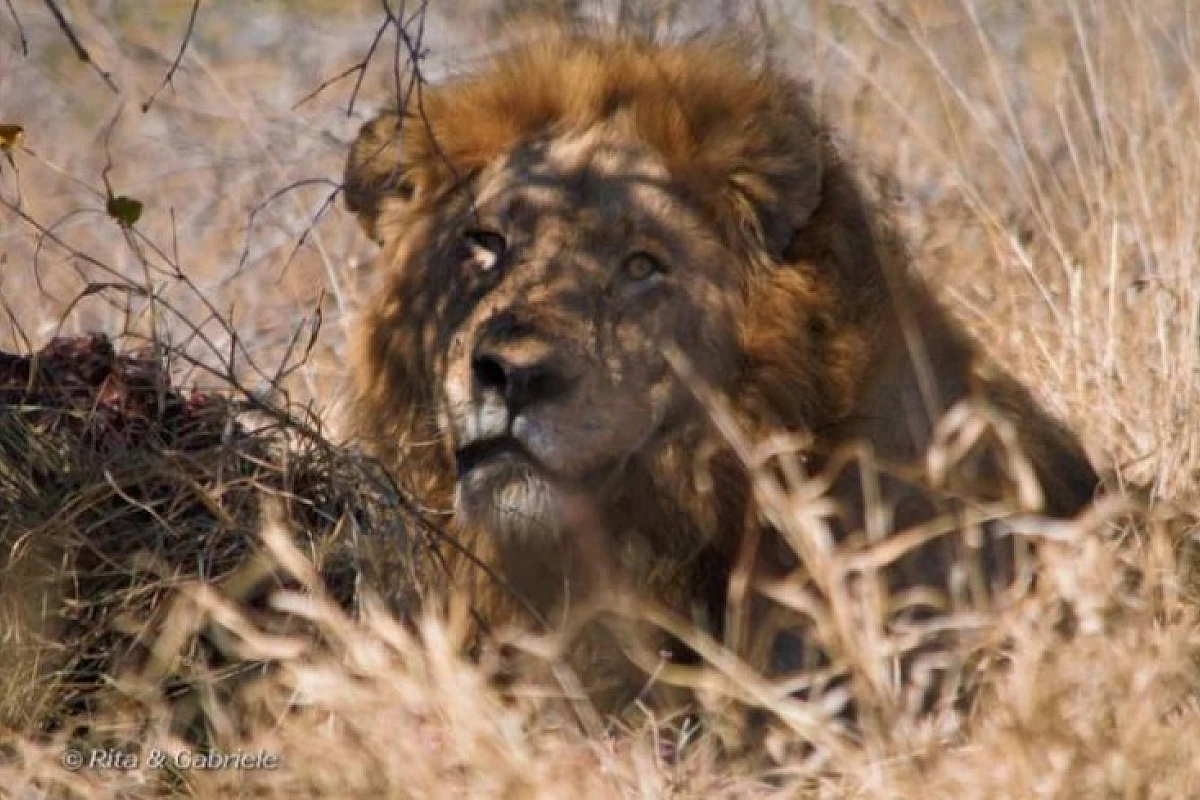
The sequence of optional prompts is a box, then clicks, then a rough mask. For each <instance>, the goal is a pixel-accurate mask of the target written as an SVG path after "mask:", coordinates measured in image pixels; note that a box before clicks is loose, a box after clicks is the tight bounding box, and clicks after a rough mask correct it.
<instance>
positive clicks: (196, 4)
mask: <svg viewBox="0 0 1200 800" xmlns="http://www.w3.org/2000/svg"><path fill="white" fill-rule="evenodd" d="M199 11H200V0H192V13H191V15H189V16H188V22H187V30H186V31H184V33H183V41H182V42H180V43H179V52H178V53H176V54H175V60H174V61H172V62H171V66H170V67H169V68H168V69H167V74H166V75H164V76H163V79H162V83H161V84H159V86H158V88H157V89H155V90H154V91H153V92H152V93H151V94H150V96H149V97H147V98H146V102H144V103H142V113H145V112H147V111H149V110H150V106H151V105H153V104H154V99H155V98H156V97H158V93H159V92H161V91H162V90H163V89H165V88H166V86H167V84H169V83H171V80H172V79H173V78H174V77H175V71H176V70H177V69H179V63H180V62H181V61H183V52H184V51H185V50H187V46H188V42H190V41H191V40H192V30H193V29H194V28H195V27H196V14H197V12H199Z"/></svg>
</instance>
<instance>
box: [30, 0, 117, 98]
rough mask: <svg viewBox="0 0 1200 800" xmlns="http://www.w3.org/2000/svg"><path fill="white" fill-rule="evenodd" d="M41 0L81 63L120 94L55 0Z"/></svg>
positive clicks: (110, 76) (114, 91) (115, 92)
mask: <svg viewBox="0 0 1200 800" xmlns="http://www.w3.org/2000/svg"><path fill="white" fill-rule="evenodd" d="M43 2H44V3H45V4H46V8H48V9H50V13H51V14H52V15H53V16H54V21H55V22H56V23H58V29H59V30H60V31H62V32H63V35H64V36H66V37H67V41H68V42H70V43H71V47H73V48H74V49H75V55H76V57H77V58H78V59H79V60H80V61H82V62H83V63H85V64H89V65H90V66H91V67H92V69H94V70H95V71H96V74H98V75H99V76H100V77H101V78H102V79H103V80H104V82H105V83H106V84H108V88H109V89H112V92H113V94H120V93H121V90H120V89H118V88H117V84H116V83H115V82H114V81H113V79H112V75H110V74H109V73H108V72H106V71H105V70H104V69H103V68H101V66H100V65H99V64H97V63H96V62H95V60H93V59H92V56H91V54H90V53H89V52H88V51H87V48H85V47H84V46H83V43H82V42H80V41H79V37H78V36H76V35H75V30H74V29H73V28H72V27H71V23H69V22H67V18H66V17H65V16H63V12H62V9H60V8H59V7H58V3H56V2H55V0H43ZM10 8H11V7H10Z"/></svg>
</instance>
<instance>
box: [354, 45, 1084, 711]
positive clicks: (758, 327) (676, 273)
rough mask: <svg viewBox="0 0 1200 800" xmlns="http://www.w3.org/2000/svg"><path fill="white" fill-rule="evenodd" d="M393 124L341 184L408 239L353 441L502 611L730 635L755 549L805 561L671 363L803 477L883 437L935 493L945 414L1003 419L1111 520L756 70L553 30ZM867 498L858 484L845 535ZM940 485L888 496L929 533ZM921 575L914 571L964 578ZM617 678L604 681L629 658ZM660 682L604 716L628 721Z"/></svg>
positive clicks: (976, 479)
mask: <svg viewBox="0 0 1200 800" xmlns="http://www.w3.org/2000/svg"><path fill="white" fill-rule="evenodd" d="M418 106H419V108H418ZM400 120H401V117H399V116H397V115H394V114H393V115H384V116H382V117H380V118H379V119H378V120H377V121H376V122H375V123H372V124H371V125H368V126H367V127H365V128H364V130H363V133H362V135H361V136H360V139H359V141H358V143H357V144H356V145H355V148H354V150H353V152H352V154H351V157H350V162H349V166H348V169H347V185H346V190H347V200H348V203H349V205H350V206H351V208H352V209H354V210H355V211H356V212H357V213H358V214H359V216H360V218H361V219H362V221H363V223H364V226H365V228H366V229H367V230H368V232H369V233H371V234H372V235H373V236H374V237H375V238H376V239H377V240H378V241H380V243H381V244H382V247H383V249H382V252H381V254H380V256H379V260H378V263H379V267H380V269H381V271H382V272H383V285H382V288H381V289H380V290H379V292H378V294H377V296H376V297H375V298H374V300H373V302H372V303H371V305H370V306H369V307H368V309H367V311H366V313H365V314H364V317H363V321H362V325H361V328H360V331H359V337H358V340H357V342H356V352H355V355H354V358H353V373H354V378H355V381H356V390H357V394H356V398H357V406H356V420H357V423H358V424H359V426H360V433H361V434H362V436H363V438H364V440H365V441H366V442H367V443H368V444H369V445H370V446H371V447H373V449H374V450H375V452H377V453H378V454H379V455H380V456H381V457H383V458H384V459H385V460H386V461H388V462H389V463H390V464H391V465H392V466H393V467H394V469H395V471H396V473H397V475H398V476H399V477H400V478H401V480H402V483H404V484H405V486H406V487H407V488H408V489H409V490H411V491H414V492H415V493H417V494H418V495H419V496H420V497H421V498H422V499H423V500H424V501H425V502H426V503H428V504H430V505H433V506H436V507H441V508H444V509H447V510H449V509H451V507H453V512H452V514H451V515H450V517H449V519H450V522H449V525H448V527H449V530H450V532H451V533H452V534H453V535H454V536H455V537H456V538H457V539H458V541H459V543H460V544H461V546H462V547H464V548H465V549H467V550H469V551H471V552H473V553H474V554H475V555H477V556H478V557H479V558H481V559H483V560H484V561H486V562H489V563H490V564H491V566H493V567H495V568H496V570H497V571H498V573H499V575H500V576H501V577H502V578H503V579H504V581H505V582H506V583H507V587H505V588H504V589H499V588H498V587H497V586H496V585H495V582H494V581H493V580H492V579H491V578H488V577H484V576H483V575H482V573H481V571H480V570H478V569H477V568H476V567H474V566H473V565H472V562H471V560H470V559H457V560H456V561H455V563H456V564H457V565H458V566H456V567H455V569H456V570H459V572H460V574H459V575H458V577H460V578H462V579H463V580H464V581H465V582H466V583H468V584H470V585H471V586H472V587H473V588H472V591H475V592H481V593H483V594H479V595H478V596H477V597H476V600H477V602H479V603H481V604H482V605H483V606H484V609H485V610H486V611H490V612H492V613H493V614H495V615H497V616H506V615H507V614H510V613H512V609H514V608H521V607H524V608H526V609H527V610H531V611H532V612H534V613H535V614H536V615H537V616H541V617H543V618H547V619H550V620H552V621H553V620H560V619H565V618H568V617H569V616H570V612H571V611H573V610H575V609H576V608H578V607H580V606H587V605H589V604H590V603H593V602H596V603H600V604H602V605H603V604H604V603H605V602H606V601H608V600H611V598H612V597H613V596H615V595H617V594H620V595H622V596H633V597H635V598H637V599H638V600H640V601H647V602H650V603H653V604H655V605H657V606H660V607H665V608H666V609H667V610H669V611H672V612H674V613H676V614H678V615H680V616H683V617H687V618H692V619H702V620H704V621H705V624H707V625H708V626H709V628H710V631H711V632H714V633H720V632H721V628H722V625H723V620H724V616H725V614H726V611H727V609H726V602H727V591H728V586H729V581H730V577H731V575H732V574H733V572H734V571H735V564H736V563H738V560H739V559H741V558H745V557H746V550H747V547H748V546H750V545H748V543H757V546H756V547H753V548H752V549H756V550H757V553H756V554H755V555H754V556H753V557H752V561H753V567H754V571H755V574H756V575H757V576H765V577H773V576H780V575H783V574H785V573H787V572H789V571H790V570H792V569H793V568H794V567H795V566H796V559H795V557H794V556H793V555H792V553H791V551H790V550H789V548H786V547H784V546H783V544H782V541H781V540H780V539H779V538H778V537H777V536H775V534H774V533H773V530H772V529H771V528H770V527H769V526H766V525H765V524H764V521H763V520H764V511H763V509H762V508H761V507H760V506H761V500H762V498H761V497H759V496H758V495H756V493H755V492H754V491H753V490H752V481H751V479H750V477H749V475H748V474H747V470H746V469H745V465H744V464H743V463H742V460H741V459H740V458H739V456H738V455H737V454H736V453H735V451H734V449H733V448H731V447H730V446H729V443H728V441H727V440H726V437H724V436H723V435H722V434H721V433H720V432H719V431H718V430H717V429H716V427H715V426H714V425H713V424H712V422H711V417H710V413H709V411H708V410H707V409H705V408H704V406H703V405H702V404H701V403H700V402H698V401H697V400H696V399H695V396H694V394H693V392H692V391H691V388H689V387H688V386H686V385H684V382H683V381H681V380H680V379H679V371H678V369H677V367H678V366H679V365H678V363H675V362H671V360H670V359H669V358H668V357H667V356H665V355H664V352H665V351H674V352H677V353H678V354H679V355H680V356H682V361H683V362H684V363H685V364H687V365H690V368H691V371H692V372H694V373H695V375H694V378H695V381H696V382H697V383H698V385H700V386H702V387H704V388H705V389H707V390H712V391H713V392H715V393H716V395H719V396H721V397H723V398H724V399H725V403H726V405H727V408H728V410H729V411H730V414H731V417H732V419H733V420H734V421H735V422H736V423H737V425H738V427H739V429H740V430H741V431H742V433H743V434H745V435H746V436H747V437H748V438H749V439H750V440H758V439H761V438H763V437H765V436H767V435H769V434H771V433H773V432H779V431H784V432H790V433H793V434H797V435H798V436H802V437H804V438H805V439H806V441H807V443H808V444H807V447H806V448H805V453H806V456H807V458H808V461H807V464H806V466H807V470H808V471H809V473H816V472H819V471H820V470H821V469H823V468H824V467H825V466H826V465H827V464H829V463H832V462H831V459H833V458H835V457H836V456H837V454H839V453H841V452H842V451H844V450H845V449H846V448H848V447H853V446H856V445H864V444H865V445H868V446H869V448H870V451H871V452H872V453H873V455H874V457H875V458H876V459H877V460H878V461H880V462H881V463H885V464H888V465H892V466H895V467H897V468H900V469H901V470H904V469H909V470H912V469H917V470H918V471H920V470H921V469H923V465H924V463H925V457H926V455H927V452H928V449H929V447H930V445H931V443H932V441H933V437H934V430H935V424H936V421H937V420H938V419H939V418H940V417H941V416H942V414H943V413H944V412H945V411H947V410H948V409H950V408H951V407H952V406H954V405H955V404H956V403H959V402H960V401H962V400H964V399H968V398H978V399H980V400H983V401H986V402H988V403H989V404H990V405H991V406H992V407H993V408H994V409H996V410H997V412H998V413H999V414H1000V418H1001V420H1002V423H1001V425H1002V427H1004V426H1010V427H1011V429H1012V430H1015V432H1016V435H1017V439H1018V441H1019V444H1020V445H1021V449H1022V450H1023V451H1024V452H1025V454H1026V455H1027V457H1028V459H1029V460H1030V462H1031V463H1032V466H1033V470H1034V473H1035V474H1036V477H1037V478H1038V479H1039V481H1040V484H1041V487H1042V490H1043V493H1044V498H1045V503H1044V505H1043V510H1045V511H1046V512H1047V513H1049V514H1052V515H1057V516H1068V515H1072V514H1074V513H1075V512H1076V511H1077V510H1078V509H1079V508H1081V507H1082V505H1083V504H1085V503H1086V502H1087V501H1088V500H1089V499H1090V496H1091V494H1092V492H1093V490H1094V488H1095V485H1096V476H1095V473H1094V472H1093V471H1092V468H1091V467H1090V466H1089V464H1088V462H1087V459H1086V457H1085V456H1084V454H1083V452H1082V449H1081V448H1080V447H1079V445H1078V443H1077V442H1076V441H1075V440H1074V438H1073V437H1072V436H1071V435H1070V434H1069V433H1068V432H1067V431H1066V430H1065V429H1064V428H1063V427H1062V426H1061V425H1059V424H1058V423H1057V422H1055V421H1054V420H1053V419H1051V418H1050V417H1049V416H1047V415H1046V414H1045V413H1044V412H1043V411H1041V410H1040V409H1039V408H1038V406H1037V405H1036V403H1035V402H1034V401H1033V400H1032V398H1031V397H1030V395H1029V394H1028V393H1027V392H1026V391H1025V390H1024V389H1023V388H1021V387H1020V386H1019V385H1017V384H1016V383H1015V382H1013V381H1012V380H1011V379H1010V378H1008V377H1006V376H1004V375H1002V374H1000V373H998V372H997V371H996V370H995V369H994V368H993V367H991V366H989V365H987V363H986V362H985V361H983V360H982V359H981V358H980V356H979V354H978V351H977V348H976V347H975V345H974V344H973V343H972V342H971V341H970V339H969V338H968V337H967V336H966V335H965V334H964V333H963V332H962V331H961V330H960V329H959V328H958V327H957V326H956V324H955V323H954V322H953V321H952V320H951V319H950V317H949V316H948V315H947V314H946V313H945V312H944V311H943V310H942V309H941V308H940V307H939V306H938V304H937V303H936V301H935V300H934V299H933V297H932V296H931V294H930V292H929V290H928V289H927V288H926V287H925V286H924V285H922V284H921V283H920V281H919V280H918V279H917V278H916V277H915V276H914V275H912V273H911V272H910V270H909V267H908V264H907V256H906V253H905V251H904V249H903V247H902V246H901V245H900V244H899V243H898V241H897V240H896V237H895V236H894V235H893V234H892V233H891V231H890V229H889V228H888V227H887V225H886V224H885V223H884V221H883V220H882V219H880V218H879V215H878V214H877V213H876V212H875V210H874V209H873V208H872V207H871V205H870V204H869V202H868V201H867V199H866V198H865V197H864V193H863V191H862V190H861V188H860V186H859V184H858V182H857V180H856V178H855V176H854V174H853V172H852V170H851V168H850V166H849V165H848V164H847V163H845V162H844V161H843V157H842V155H841V154H840V152H839V150H838V149H837V148H836V147H835V146H834V144H833V143H832V142H831V139H830V136H829V135H828V132H827V131H826V130H825V128H824V127H823V125H822V124H821V122H820V121H819V120H818V119H817V118H816V116H815V115H814V113H813V111H812V110H811V108H810V106H809V104H808V101H807V98H806V95H805V93H804V91H803V90H802V89H801V88H800V87H799V86H798V84H796V83H795V82H793V81H792V80H790V79H789V78H788V77H786V76H784V75H782V74H779V73H777V72H774V71H772V70H769V69H757V68H753V67H751V66H748V60H747V59H746V58H745V57H744V53H743V52H742V51H740V50H739V49H738V48H736V47H732V46H727V45H722V44H717V43H713V42H693V43H689V44H682V45H673V46H660V45H654V44H648V43H644V42H640V41H636V40H633V39H628V38H622V37H617V36H593V35H577V34H571V33H556V34H554V35H551V36H548V37H545V38H542V39H539V41H538V42H537V43H535V44H532V45H527V46H523V47H521V48H517V49H515V50H513V51H511V52H508V53H505V54H503V55H501V56H498V57H497V58H495V59H494V60H493V61H491V62H489V64H488V65H487V66H485V67H483V68H481V69H480V70H478V71H477V72H476V73H475V74H473V75H471V76H468V77H465V78H462V79H459V80H454V81H450V82H447V83H446V84H444V85H441V86H436V87H427V88H425V89H424V91H423V93H422V95H421V97H420V102H419V103H417V102H415V101H414V103H412V104H411V105H410V107H409V108H408V109H407V111H406V115H405V116H404V117H403V122H402V123H401V122H400ZM987 375H992V376H994V377H985V376H987ZM1006 429H1007V428H1006ZM971 463H972V464H973V467H972V468H970V469H968V468H967V466H963V468H962V471H960V472H957V473H955V475H954V476H952V477H951V478H950V479H948V480H947V481H945V482H944V484H945V486H944V487H943V488H945V489H946V490H947V491H951V490H952V491H953V493H954V494H955V495H957V496H959V497H962V498H965V499H967V500H971V499H981V500H990V499H996V498H998V497H999V496H1001V495H1002V494H1003V493H1004V481H1003V480H1002V477H1003V474H1002V473H1004V469H1003V458H1002V454H1001V453H1000V452H999V451H995V452H983V454H982V455H977V456H976V457H975V459H974V461H973V462H971ZM860 482H861V480H860V475H859V472H858V470H856V469H849V470H843V471H842V472H841V473H840V477H839V478H838V479H837V480H835V481H834V482H833V488H832V490H831V494H833V496H834V499H835V500H837V501H839V503H840V504H841V506H842V509H843V515H842V519H843V527H842V528H841V531H842V533H843V534H847V535H848V534H850V533H852V532H853V531H854V530H856V529H857V528H858V527H859V525H860V523H861V521H862V518H863V515H862V507H863V502H864V501H863V498H862V490H861V487H860V485H859V484H860ZM914 485H917V486H920V488H919V489H916V488H913V487H914ZM931 485H932V483H931V482H930V481H928V480H917V481H916V484H911V483H902V482H899V481H894V482H888V481H885V482H884V485H883V492H884V496H883V500H884V501H885V502H889V503H891V504H893V505H895V506H896V507H897V520H896V521H897V523H909V522H913V521H919V520H920V519H921V518H923V517H925V516H928V515H929V514H931V513H933V512H934V510H935V508H936V507H937V504H936V503H935V502H933V500H931V497H932V496H933V494H932V493H931V490H930V486H931ZM1036 502H1037V498H1036V496H1034V497H1033V498H1032V499H1031V498H1030V497H1029V496H1028V495H1026V504H1027V505H1029V504H1033V503H1036ZM918 562H919V563H918V564H917V566H916V571H917V573H919V574H918V577H917V579H919V580H924V579H926V578H929V577H930V575H928V574H926V573H932V579H934V580H936V579H937V577H938V573H940V572H941V571H944V570H945V569H946V565H945V563H943V562H942V561H939V560H938V559H933V560H932V561H931V560H929V559H928V558H924V557H922V558H919V559H918ZM469 576H474V577H469ZM904 580H907V578H906V579H904ZM509 593H514V594H516V595H517V596H519V598H520V601H521V602H519V603H516V604H511V607H509V606H506V602H507V601H506V600H505V599H504V598H505V597H507V596H508V594H509ZM502 608H509V610H508V611H502V610H501V609H502ZM751 625H752V626H753V625H754V621H753V620H751ZM595 641H596V640H593V644H592V645H590V647H591V648H592V649H591V651H589V654H588V656H587V657H586V658H587V659H594V658H595V656H596V652H595V650H596V648H597V647H599V648H601V649H602V648H604V647H606V646H607V645H596V644H595ZM599 660H600V661H603V662H604V666H603V667H599V668H595V669H589V670H588V673H589V674H588V675H585V683H589V685H590V686H594V685H598V683H600V682H602V681H603V680H604V679H605V677H612V673H611V672H609V674H608V675H602V674H599V673H601V672H604V671H605V670H611V669H613V667H612V663H613V662H615V661H618V660H619V659H615V658H604V659H599ZM618 671H619V670H618ZM637 680H640V679H638V678H629V676H623V677H621V678H618V679H617V682H618V684H621V683H622V681H624V684H623V685H621V686H620V688H618V689H615V690H614V691H613V693H608V692H606V691H603V690H600V691H596V692H593V694H594V695H600V696H603V697H604V701H605V702H606V703H607V702H615V703H616V704H617V705H619V704H620V703H621V702H624V701H627V700H628V699H630V698H631V696H632V695H633V694H635V693H636V691H637V688H638V687H637V686H636V685H630V681H634V682H636V681H637Z"/></svg>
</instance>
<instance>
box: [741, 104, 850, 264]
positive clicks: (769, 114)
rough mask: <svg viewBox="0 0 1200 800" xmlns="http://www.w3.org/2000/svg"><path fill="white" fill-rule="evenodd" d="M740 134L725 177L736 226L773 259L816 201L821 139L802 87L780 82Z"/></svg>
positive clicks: (821, 185) (820, 184) (821, 176)
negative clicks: (734, 200) (738, 153)
mask: <svg viewBox="0 0 1200 800" xmlns="http://www.w3.org/2000/svg"><path fill="white" fill-rule="evenodd" d="M783 84H784V85H783V86H782V87H778V88H779V91H777V92H774V93H772V94H771V95H770V96H769V99H767V100H766V101H765V102H764V103H763V105H762V106H760V108H759V109H758V110H757V113H756V114H755V115H754V117H753V118H752V120H751V122H750V124H749V125H747V126H746V128H744V129H743V131H742V133H741V134H740V135H741V136H742V137H743V141H744V142H745V144H744V145H743V147H744V150H743V153H742V157H741V159H739V160H740V162H741V163H740V165H739V166H740V168H739V169H736V170H735V171H734V172H733V173H732V174H731V175H730V176H729V181H730V184H731V188H732V190H733V192H734V193H735V194H736V195H737V196H738V198H739V203H738V204H739V205H740V206H741V214H740V216H741V217H742V226H743V228H748V229H749V230H750V231H751V232H752V233H753V234H754V238H755V239H756V240H757V244H758V245H759V246H761V247H762V248H763V249H764V250H766V252H767V254H768V255H769V256H771V257H772V258H773V259H776V260H786V253H787V250H788V247H789V245H790V244H791V242H792V241H793V240H794V239H795V238H796V235H797V234H798V232H799V231H800V229H801V228H803V227H804V226H805V225H806V224H807V223H808V222H809V220H810V218H811V217H812V215H813V213H814V212H815V211H816V210H817V207H818V206H819V205H820V204H821V198H822V193H823V190H824V179H825V171H826V168H827V165H826V163H825V162H826V160H827V158H826V142H825V141H824V140H823V138H822V134H821V132H820V127H819V126H818V125H817V123H816V119H815V115H814V113H813V111H812V109H811V108H810V106H809V104H808V102H807V99H806V95H805V93H804V90H803V89H802V88H801V87H799V86H798V85H792V84H791V83H790V82H787V81H785V82H783Z"/></svg>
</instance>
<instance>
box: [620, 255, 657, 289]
mask: <svg viewBox="0 0 1200 800" xmlns="http://www.w3.org/2000/svg"><path fill="white" fill-rule="evenodd" d="M666 271H667V269H666V267H664V266H663V263H662V262H661V261H659V260H658V259H657V258H655V257H654V256H652V255H650V254H649V253H647V252H645V251H643V250H639V251H638V252H636V253H630V254H629V255H628V256H626V257H625V260H624V261H623V262H621V272H622V273H624V275H625V277H626V278H628V279H629V280H631V281H634V282H640V281H644V280H648V279H650V278H652V277H654V276H655V275H661V274H662V273H664V272H666Z"/></svg>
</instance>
